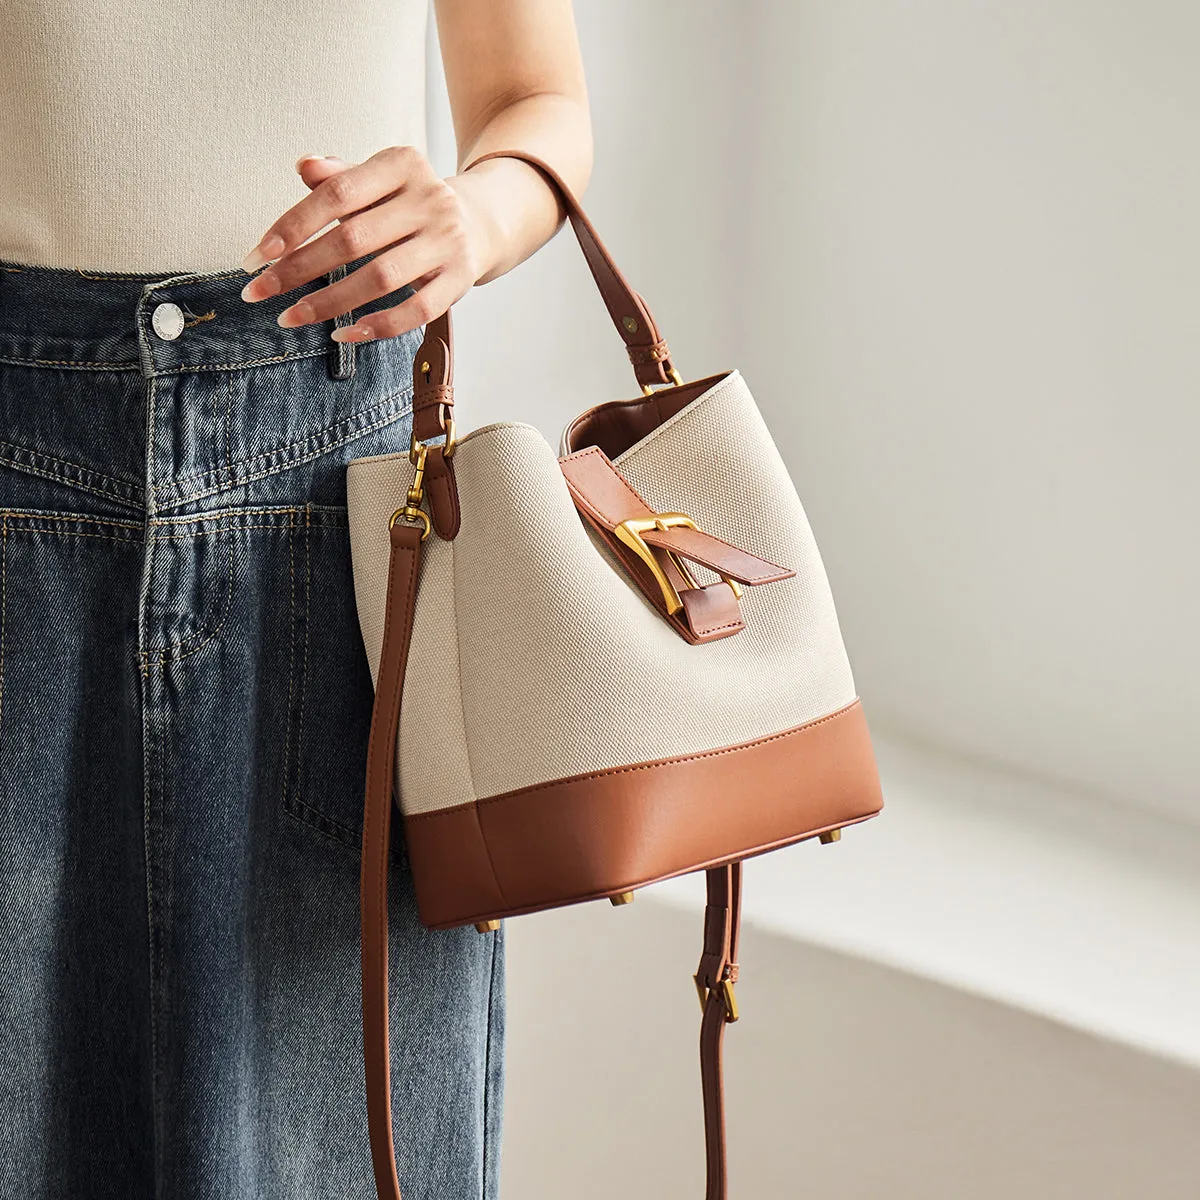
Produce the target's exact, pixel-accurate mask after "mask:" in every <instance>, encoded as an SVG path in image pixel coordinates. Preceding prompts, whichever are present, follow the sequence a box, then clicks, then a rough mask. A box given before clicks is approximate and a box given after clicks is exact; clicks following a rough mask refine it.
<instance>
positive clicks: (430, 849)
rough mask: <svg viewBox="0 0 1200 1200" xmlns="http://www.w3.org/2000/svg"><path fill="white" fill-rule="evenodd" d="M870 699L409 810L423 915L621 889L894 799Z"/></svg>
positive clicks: (468, 915)
mask: <svg viewBox="0 0 1200 1200" xmlns="http://www.w3.org/2000/svg"><path fill="white" fill-rule="evenodd" d="M882 803H883V801H882V797H881V795H880V791H879V779H878V775H877V772H876V769H875V761H874V757H873V755H872V753H871V741H870V737H869V735H868V732H867V723H866V719H865V717H864V715H863V710H862V705H861V704H860V703H859V702H858V701H857V700H856V701H854V702H853V703H852V704H850V705H848V706H847V707H846V708H844V709H842V710H841V711H840V712H837V713H834V714H832V715H830V716H828V717H823V718H822V719H821V720H819V721H815V722H813V723H811V724H809V725H805V726H802V727H800V728H799V729H795V730H791V731H789V732H787V733H782V734H776V735H774V736H772V737H770V738H765V739H762V740H760V741H757V742H751V743H748V744H746V745H743V746H731V747H727V748H725V749H723V750H714V751H708V752H706V753H704V754H699V755H691V756H687V757H683V758H677V759H667V760H664V761H660V762H655V763H641V764H638V765H636V766H632V765H631V766H629V767H614V768H612V769H611V770H608V771H601V772H597V773H595V774H591V775H582V776H577V777H575V778H574V779H564V780H558V781H556V782H554V783H543V784H535V785H534V786H532V787H528V788H522V789H520V790H518V791H515V792H509V793H507V794H505V795H500V796H489V797H486V798H483V799H480V800H478V801H473V802H471V803H469V804H463V805H458V806H457V807H455V808H450V809H439V810H437V811H435V812H429V813H417V814H413V815H410V816H406V817H405V818H404V828H405V838H406V841H407V844H408V848H409V857H410V859H411V861H412V870H413V877H414V880H415V883H416V889H417V896H418V900H419V904H420V913H421V920H422V922H423V923H424V924H425V925H427V926H429V927H430V928H434V929H438V928H450V927H452V926H455V925H466V924H472V923H475V922H478V921H486V920H492V919H494V918H498V917H506V916H514V915H516V914H518V913H526V912H535V911H537V910H538V909H544V908H551V907H555V906H557V905H561V904H573V903H576V902H579V901H583V900H595V899H598V898H603V897H605V896H613V895H618V894H620V893H621V892H626V891H631V890H633V889H634V888H639V887H644V886H646V885H647V884H650V883H656V882H658V881H659V880H661V879H668V878H670V877H671V876H673V875H680V874H685V873H687V872H689V871H695V870H697V869H699V868H701V867H705V866H708V865H715V864H717V863H721V862H726V861H728V860H730V859H731V858H735V857H736V858H739V859H742V858H749V857H751V856H753V855H756V854H761V853H763V852H764V851H767V850H775V849H778V848H779V847H780V846H786V845H788V844H790V843H792V842H797V841H802V840H804V839H805V838H810V837H814V836H816V835H817V834H819V833H822V832H825V831H826V830H830V829H838V828H841V827H844V826H846V825H850V824H854V823H855V822H858V821H862V820H865V819H866V818H867V817H870V816H873V815H874V814H875V813H877V812H878V811H879V809H880V808H881V806H882Z"/></svg>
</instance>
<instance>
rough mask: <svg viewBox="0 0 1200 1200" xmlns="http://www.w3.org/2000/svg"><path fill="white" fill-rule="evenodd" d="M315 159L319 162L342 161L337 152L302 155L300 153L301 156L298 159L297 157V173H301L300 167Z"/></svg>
mask: <svg viewBox="0 0 1200 1200" xmlns="http://www.w3.org/2000/svg"><path fill="white" fill-rule="evenodd" d="M314 160H315V161H317V162H341V161H342V160H341V159H340V158H338V156H337V155H336V154H302V155H300V157H299V158H298V159H296V172H297V174H299V172H300V169H301V168H302V167H303V166H304V164H305V163H306V162H313V161H314Z"/></svg>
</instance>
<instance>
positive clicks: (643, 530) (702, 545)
mask: <svg viewBox="0 0 1200 1200" xmlns="http://www.w3.org/2000/svg"><path fill="white" fill-rule="evenodd" d="M558 465H559V467H560V468H561V470H562V473H563V477H564V478H565V479H566V482H567V487H568V489H569V490H570V492H571V498H572V500H574V502H575V507H576V508H577V509H578V510H579V512H580V514H581V515H582V516H583V517H584V518H585V519H586V520H587V521H588V523H589V524H590V525H591V526H592V528H593V529H595V530H596V532H597V533H598V534H600V536H601V537H602V538H604V540H605V542H606V543H607V544H608V546H609V548H610V549H611V550H612V551H613V553H614V554H615V555H616V556H617V558H618V559H619V560H620V561H621V562H622V563H623V564H624V566H625V568H626V569H627V570H628V572H629V574H630V576H631V578H632V579H633V580H634V582H635V583H636V584H637V585H638V587H639V588H641V590H642V591H643V592H644V593H645V595H646V597H647V599H649V600H650V602H651V603H652V604H654V605H655V607H656V608H658V609H659V611H660V612H662V614H663V615H664V616H665V617H666V618H667V620H668V621H670V622H671V624H672V625H674V627H675V628H676V629H677V630H678V631H679V632H680V633H681V634H682V635H683V636H684V637H685V638H686V639H687V640H688V641H690V642H693V643H695V642H708V641H714V640H715V639H717V638H721V637H729V636H731V635H732V634H735V633H738V632H739V631H740V630H741V629H743V628H744V624H743V621H742V610H741V605H740V604H739V598H740V596H741V592H740V589H739V587H738V586H737V585H738V584H743V583H744V584H749V585H751V586H757V585H758V584H763V583H774V582H777V581H778V580H780V579H788V578H790V577H791V576H793V575H795V571H793V570H791V569H790V568H788V567H781V566H778V565H777V564H776V563H772V562H768V561H767V560H766V559H764V558H759V557H758V556H757V555H755V554H751V553H749V552H748V551H746V550H741V549H739V548H738V547H737V546H732V545H730V544H729V543H728V542H726V541H723V540H722V539H721V538H718V537H714V536H713V535H712V534H710V533H705V532H704V531H703V530H702V529H697V528H695V527H694V525H693V524H692V523H691V522H690V519H688V518H687V517H686V514H659V513H655V512H654V510H653V509H651V508H650V506H649V505H648V504H647V503H646V502H645V500H643V499H642V497H641V496H639V495H638V493H637V492H636V491H635V490H634V488H633V486H632V485H631V484H630V483H629V481H628V480H627V479H626V478H625V477H624V476H623V475H622V474H621V473H620V472H619V471H618V470H617V468H616V467H615V466H614V465H613V463H612V460H611V459H610V458H609V457H608V455H607V454H605V453H604V451H603V450H601V449H600V448H599V447H598V446H589V447H588V448H587V449H586V450H579V451H576V453H574V454H569V455H567V456H566V457H565V458H560V459H559V460H558ZM679 518H683V519H679ZM685 558H686V559H688V560H690V561H691V562H694V563H699V564H700V565H701V566H704V567H707V568H708V569H709V570H711V571H715V572H716V573H717V574H718V575H720V576H721V580H720V581H719V582H717V583H710V584H708V585H706V586H700V585H698V584H696V583H695V581H694V580H693V579H692V578H691V576H690V573H688V572H687V571H686V569H685V568H684V566H683V564H682V563H681V562H680V559H685Z"/></svg>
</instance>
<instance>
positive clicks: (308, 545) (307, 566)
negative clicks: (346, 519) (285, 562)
mask: <svg viewBox="0 0 1200 1200" xmlns="http://www.w3.org/2000/svg"><path fill="white" fill-rule="evenodd" d="M310 530H311V526H310V525H309V521H308V510H307V509H306V510H305V513H304V674H303V675H301V676H300V679H301V681H302V682H301V685H300V723H299V727H298V728H297V730H296V759H297V761H296V795H297V798H299V795H300V793H301V791H302V790H303V788H302V786H301V782H302V780H303V778H304V772H303V770H302V758H301V756H302V755H303V753H304V701H305V699H306V698H307V696H308V642H309V637H308V627H309V623H310V622H311V621H312V608H311V606H310V604H309V585H310V583H311V582H312V537H311V533H310Z"/></svg>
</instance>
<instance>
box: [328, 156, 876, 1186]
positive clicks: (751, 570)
mask: <svg viewBox="0 0 1200 1200" xmlns="http://www.w3.org/2000/svg"><path fill="white" fill-rule="evenodd" d="M501 155H505V156H509V157H514V158H518V159H523V160H524V161H526V162H528V163H529V164H530V165H531V166H534V167H535V168H537V169H538V170H539V171H540V172H541V173H542V174H543V175H545V176H546V177H547V178H548V179H549V180H550V181H551V182H552V184H553V185H554V186H555V187H556V188H557V189H558V191H559V193H560V195H561V196H562V198H563V200H564V203H565V205H566V208H567V214H568V217H569V219H570V222H571V225H572V228H573V229H574V231H575V234H576V236H577V237H578V240H579V243H580V246H581V248H582V250H583V253H584V257H585V259H586V261H587V263H588V266H589V268H590V269H591V271H592V274H593V276H594V278H595V280H596V283H597V285H598V287H599V289H600V292H601V296H602V298H603V299H604V303H605V305H606V307H607V309H608V311H609V314H610V316H611V317H612V319H613V322H614V324H615V326H616V328H617V330H618V332H619V333H620V334H621V337H622V339H623V341H624V343H625V346H626V351H627V353H628V356H629V359H630V361H631V363H633V365H634V370H635V377H636V379H637V380H638V382H639V383H640V384H641V385H642V386H643V388H644V389H651V390H650V394H649V395H643V396H642V397H640V398H635V399H631V400H624V401H615V402H611V403H608V404H602V405H598V406H596V407H593V408H591V409H589V410H587V411H586V412H584V413H582V414H581V415H580V416H578V417H577V418H575V420H573V421H572V422H571V424H570V425H569V426H568V427H567V429H566V430H565V431H564V434H563V439H562V445H561V447H560V450H561V456H560V455H556V454H555V452H554V450H552V449H551V447H550V446H549V445H548V444H547V442H546V440H545V438H543V437H542V435H541V434H540V433H539V432H538V431H537V430H536V429H534V428H533V427H531V426H528V425H522V424H519V423H512V422H497V423H495V424H492V425H489V426H485V427H484V428H482V429H478V430H475V431H473V432H472V433H470V434H467V435H466V436H464V437H461V438H459V437H458V435H457V431H456V429H455V425H454V393H453V338H452V331H451V321H450V313H449V311H447V312H446V313H444V314H442V316H440V317H438V318H436V319H435V320H433V321H431V322H430V323H429V324H428V326H427V327H426V331H425V338H424V341H423V342H422V344H421V346H420V347H419V348H418V350H417V354H416V358H415V360H414V365H413V372H414V376H413V382H414V437H415V439H416V440H417V441H419V442H421V443H424V444H425V446H426V450H425V455H426V457H425V473H424V484H425V494H426V498H427V499H428V502H429V508H430V512H431V524H432V529H433V531H434V532H435V534H436V536H431V537H428V538H427V540H424V541H423V540H422V539H421V536H420V528H419V527H418V526H413V525H411V524H407V523H405V521H404V520H403V519H397V518H398V514H397V515H394V514H396V513H397V509H399V508H400V507H401V506H402V505H403V504H404V503H405V500H404V497H405V496H406V494H407V493H408V489H409V487H410V486H411V485H413V483H414V467H413V464H412V462H411V461H410V456H409V455H408V454H391V455H379V456H374V457H367V458H360V459H355V460H352V461H351V463H350V466H349V470H348V478H347V494H348V505H349V513H350V533H351V550H352V560H353V568H354V586H355V595H356V600H357V604H358V613H359V620H360V624H361V627H362V632H363V640H364V645H365V647H366V651H367V658H368V662H369V664H370V668H371V673H372V678H373V679H374V681H375V687H376V698H375V712H374V718H373V721H372V728H371V738H370V745H369V751H368V764H367V781H366V802H365V812H364V822H363V856H362V896H361V900H362V936H363V945H362V953H363V1036H364V1052H365V1054H366V1059H367V1100H368V1117H369V1123H370V1142H371V1152H372V1157H373V1162H374V1167H375V1176H376V1185H377V1190H378V1194H379V1197H380V1200H400V1192H399V1183H398V1181H397V1178H396V1170H395V1163H394V1157H393V1148H392V1121H391V1091H390V1084H389V1080H388V1074H389V1067H388V1061H389V1057H388V1046H387V910H386V889H387V876H386V872H387V847H388V839H389V836H390V814H391V807H392V804H393V802H395V803H396V804H397V805H398V806H399V807H400V809H401V812H402V814H403V819H404V821H405V832H406V836H407V839H408V846H409V856H410V860H411V863H412V870H413V878H414V883H415V886H416V892H417V899H418V904H419V907H420V912H421V918H422V921H423V922H424V923H425V924H426V925H428V926H430V927H431V928H446V927H451V926H455V925H463V924H467V923H468V922H476V923H480V922H485V921H492V920H496V919H501V918H503V917H506V916H513V915H516V914H517V913H522V912H531V911H535V910H537V909H540V908H546V907H551V906H554V905H561V904H568V903H575V902H578V901H581V900H586V899H590V898H596V897H599V896H603V895H610V896H612V895H616V894H619V893H624V892H627V891H629V890H631V889H632V888H635V887H637V886H642V885H644V884H646V883H649V882H653V881H654V880H656V879H662V878H666V877H667V876H669V875H677V874H682V873H686V872H689V871H696V870H705V871H706V873H707V880H708V903H707V907H706V915H705V936H704V946H703V952H702V956H701V960H700V965H699V968H698V970H697V973H696V984H697V987H698V989H699V991H700V995H701V999H702V1004H703V1009H704V1012H703V1017H702V1021H701V1035H700V1052H701V1077H702V1084H703V1096H704V1121H705V1142H706V1154H707V1164H708V1166H707V1179H708V1183H707V1193H706V1194H707V1200H725V1198H726V1195H727V1180H726V1165H725V1130H724V1109H723V1094H722V1057H721V1056H722V1045H723V1039H724V1028H725V1025H726V1024H728V1023H729V1022H730V1021H731V1020H735V1019H736V1007H735V1004H734V997H733V990H732V989H733V984H734V982H735V980H736V977H737V970H738V966H737V939H738V923H739V915H740V906H741V881H742V860H743V859H744V858H747V857H750V856H753V855H756V854H760V853H764V852H766V851H769V850H771V849H775V848H777V847H779V846H782V845H787V844H789V843H791V842H795V841H798V840H801V839H803V838H807V837H812V836H814V835H816V834H819V833H824V832H826V831H829V830H833V829H838V828H841V827H842V826H844V825H847V824H852V823H855V822H859V821H863V820H866V819H868V818H869V817H871V816H873V815H874V814H875V813H877V812H878V811H879V810H880V808H881V807H882V803H883V801H882V796H881V793H880V788H879V779H878V774H877V772H876V769H875V762H874V756H873V753H872V750H871V743H870V736H869V733H868V731H867V726H866V721H865V718H864V716H863V712H862V707H861V703H860V702H859V700H858V696H857V693H856V691H855V687H854V680H853V676H852V674H851V671H850V665H849V661H848V659H847V656H846V652H845V647H844V645H843V642H842V637H841V631H840V628H839V626H838V622H837V617H836V614H835V611H834V607H833V600H832V596H831V594H830V591H829V585H828V580H827V578H826V575H825V570H824V566H823V564H822V562H821V558H820V554H819V552H818V550H817V548H816V542H815V540H814V538H813V536H812V531H811V529H810V528H809V525H808V521H807V518H806V517H805V514H804V510H803V507H802V505H801V503H800V500H799V497H798V496H797V495H796V491H795V488H794V486H793V484H792V481H791V479H790V477H789V476H788V473H787V470H786V467H785V466H784V464H783V461H782V459H781V458H780V456H779V453H778V450H777V449H776V447H775V444H774V442H773V441H772V439H771V436H770V434H769V432H768V431H767V428H766V425H765V424H764V422H763V420H762V417H761V414H760V413H759V411H758V408H757V406H756V405H755V403H754V400H753V397H752V396H751V395H750V391H749V388H748V387H747V386H746V382H745V380H744V379H743V378H742V376H741V375H740V373H739V372H738V371H736V370H730V371H725V372H721V373H718V374H715V375H710V376H707V377H705V378H703V379H699V380H693V381H691V382H690V383H689V382H686V381H682V380H681V377H680V376H679V374H678V371H677V369H676V367H675V365H674V363H673V361H672V359H671V356H670V353H669V351H668V349H667V345H666V342H665V341H664V340H663V338H662V336H661V334H660V332H659V330H658V328H657V326H656V325H655V323H654V320H653V318H652V316H651V315H650V312H649V309H648V308H647V306H646V304H645V302H644V300H643V299H642V297H641V296H640V295H638V294H637V293H636V292H635V291H633V289H632V288H631V287H630V286H629V284H628V282H627V281H626V280H625V278H624V277H623V276H622V275H621V273H620V271H619V270H618V269H617V268H616V265H615V264H614V263H613V261H612V259H611V257H610V256H609V255H608V252H607V250H606V249H605V247H604V245H603V243H602V242H601V241H600V239H599V237H598V235H597V234H596V231H595V228H594V227H593V226H592V224H591V222H590V221H589V220H588V218H587V217H586V216H585V215H584V213H583V211H582V209H581V208H580V207H579V203H578V201H577V199H576V198H575V197H574V196H573V195H572V194H571V192H570V190H569V188H567V186H566V185H565V183H564V182H563V181H562V179H561V178H560V177H559V176H558V175H557V173H556V172H554V170H553V168H551V167H550V166H549V165H548V164H547V163H545V162H544V161H543V160H541V159H540V158H538V157H537V156H535V155H531V154H528V153H527V152H524V151H518V150H512V151H493V152H491V153H489V154H486V155H482V156H480V158H478V159H476V160H474V162H480V161H483V160H484V159H486V158H493V157H499V156H501ZM474 162H472V163H470V164H468V167H466V168H464V170H466V169H469V167H470V166H473V165H474ZM655 384H670V385H671V386H667V387H661V388H659V389H657V390H653V389H652V388H651V385H655ZM443 437H444V438H445V441H444V442H439V440H438V439H441V438H443ZM664 514H683V515H685V516H686V517H687V518H688V519H689V520H690V521H692V522H694V525H695V527H694V528H692V527H690V526H689V525H686V524H679V523H678V521H677V520H676V519H675V518H669V517H667V516H666V515H664ZM629 522H635V523H637V526H636V529H635V528H634V527H633V526H631V525H630V524H629ZM631 530H632V531H633V532H634V533H636V534H637V536H636V537H631ZM418 575H419V576H420V587H419V588H418V587H417V579H418ZM664 582H665V584H666V587H665V588H664ZM742 585H744V589H743V586H742ZM672 589H673V590H672Z"/></svg>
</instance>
